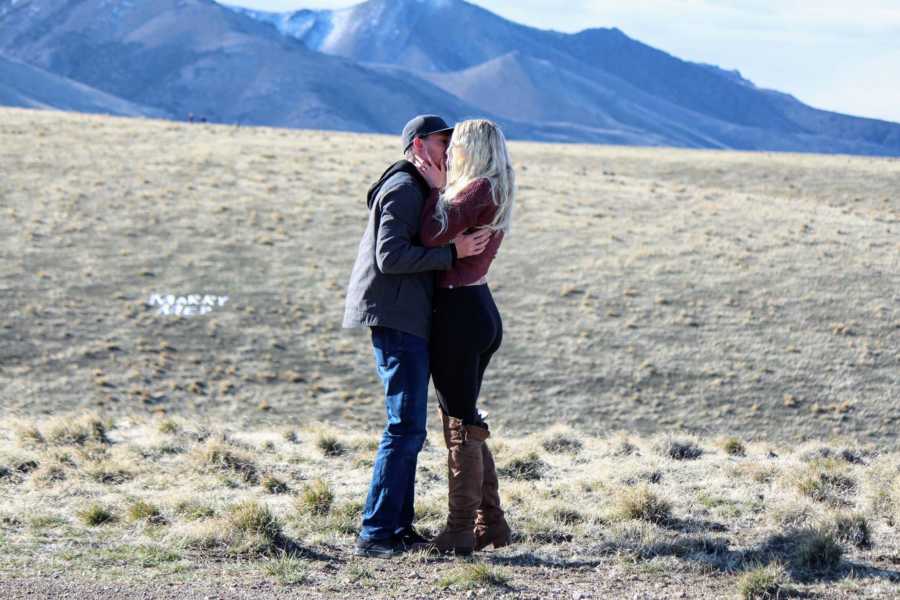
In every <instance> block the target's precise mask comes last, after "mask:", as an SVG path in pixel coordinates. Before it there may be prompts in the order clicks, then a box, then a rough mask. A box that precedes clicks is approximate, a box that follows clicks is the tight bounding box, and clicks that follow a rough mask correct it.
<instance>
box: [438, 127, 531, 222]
mask: <svg viewBox="0 0 900 600" xmlns="http://www.w3.org/2000/svg"><path fill="white" fill-rule="evenodd" d="M450 143H451V144H453V145H456V146H461V147H462V150H463V156H462V159H461V160H453V161H451V163H450V170H449V172H448V173H447V187H445V188H444V191H443V192H442V193H441V199H440V201H439V202H438V203H437V206H436V207H435V211H434V218H435V219H436V220H437V221H438V222H439V223H440V224H441V231H442V232H443V231H446V230H447V224H448V223H447V208H448V205H449V203H450V201H451V200H452V199H453V198H455V197H456V196H457V195H458V194H459V193H460V192H461V191H462V190H463V189H464V188H465V187H466V186H468V185H469V184H470V183H472V182H473V181H475V180H476V179H481V178H485V179H487V180H488V181H490V182H491V193H492V196H493V201H494V204H495V205H496V206H497V212H496V214H495V215H494V220H493V221H492V222H491V223H490V224H489V225H487V227H490V228H491V229H493V230H495V231H502V232H504V234H508V233H509V230H510V225H511V223H512V208H513V201H514V199H515V187H516V177H515V173H514V172H513V168H512V165H511V164H510V161H509V153H508V152H507V150H506V138H505V137H504V135H503V132H502V131H500V128H499V127H497V125H496V124H495V123H493V122H492V121H488V120H485V119H474V120H470V121H463V122H462V123H457V124H456V127H455V128H454V130H453V137H452V138H451V141H450Z"/></svg>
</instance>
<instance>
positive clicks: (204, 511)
mask: <svg viewBox="0 0 900 600" xmlns="http://www.w3.org/2000/svg"><path fill="white" fill-rule="evenodd" d="M174 509H175V514H177V515H178V516H180V517H183V518H185V519H187V520H189V521H199V520H201V519H208V518H210V517H214V516H216V511H215V509H214V508H213V507H211V506H209V505H207V504H203V503H202V502H199V501H197V500H180V501H178V502H176V503H175V507H174Z"/></svg>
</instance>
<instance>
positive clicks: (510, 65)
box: [0, 0, 900, 155]
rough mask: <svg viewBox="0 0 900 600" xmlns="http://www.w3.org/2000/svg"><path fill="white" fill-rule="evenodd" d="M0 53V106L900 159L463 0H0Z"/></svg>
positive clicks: (728, 87)
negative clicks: (286, 7) (289, 5)
mask: <svg viewBox="0 0 900 600" xmlns="http://www.w3.org/2000/svg"><path fill="white" fill-rule="evenodd" d="M0 55H2V56H4V57H5V61H6V62H4V63H2V65H0V74H2V75H4V77H3V79H2V80H0V81H2V82H3V83H2V84H0V90H2V91H0V103H6V104H15V105H22V104H26V103H27V104H28V105H31V106H46V107H56V108H63V109H66V110H84V111H99V112H110V113H114V114H136V115H148V114H153V115H156V116H169V117H170V118H174V119H184V118H186V117H187V116H188V115H190V114H193V115H195V116H196V117H200V118H205V119H207V120H209V121H213V122H220V123H243V124H253V125H271V126H283V127H302V128H315V129H339V130H348V131H360V132H379V133H396V132H397V131H398V130H399V129H400V128H401V127H402V126H403V124H404V123H405V122H406V121H407V120H408V119H409V117H410V116H411V115H414V114H417V113H424V112H436V113H440V114H442V115H443V116H444V117H445V118H447V119H448V120H451V121H458V120H461V119H463V118H469V117H472V116H484V117H487V118H492V119H495V120H497V121H498V122H500V124H501V125H502V126H503V127H504V129H505V131H506V133H507V135H508V136H509V137H511V138H518V139H533V140H550V141H564V142H605V143H618V144H636V145H671V146H681V147H694V148H734V149H750V150H790V151H811V152H844V153H854V154H876V155H877V154H881V155H900V125H898V124H895V123H888V122H885V121H878V120H873V119H861V118H856V117H850V116H847V115H840V114H836V113H830V112H826V111H820V110H816V109H814V108H811V107H809V106H806V105H804V104H803V103H801V102H799V101H798V100H796V99H795V98H793V97H791V96H789V95H786V94H782V93H779V92H776V91H772V90H765V89H760V88H758V87H757V86H755V85H754V84H753V83H752V82H750V81H748V80H746V79H744V78H743V77H741V75H740V73H737V72H735V71H726V70H723V69H720V68H718V67H715V66H713V65H707V64H697V63H691V62H687V61H683V60H680V59H678V58H676V57H674V56H671V55H669V54H667V53H665V52H662V51H660V50H657V49H655V48H652V47H650V46H647V45H646V44H642V43H641V42H639V41H637V40H633V39H631V38H630V37H628V36H627V35H625V34H624V33H623V32H621V31H620V30H618V29H589V30H585V31H582V32H580V33H577V34H565V33H559V32H555V31H545V30H541V29H536V28H533V27H526V26H524V25H519V24H517V23H513V22H510V21H508V20H505V19H503V18H501V17H499V16H497V15H495V14H493V13H491V12H489V11H487V10H484V9H482V8H480V7H478V6H475V5H474V4H470V3H468V2H465V1H464V0H369V1H368V2H364V3H362V4H358V5H356V6H353V7H350V8H346V9H342V10H335V11H314V10H301V11H296V12H290V13H271V12H261V11H250V10H246V9H240V8H235V7H227V6H224V5H222V4H218V3H216V2H214V1H213V0H152V1H149V0H146V1H145V0H0ZM28 69H33V70H32V71H29V70H28Z"/></svg>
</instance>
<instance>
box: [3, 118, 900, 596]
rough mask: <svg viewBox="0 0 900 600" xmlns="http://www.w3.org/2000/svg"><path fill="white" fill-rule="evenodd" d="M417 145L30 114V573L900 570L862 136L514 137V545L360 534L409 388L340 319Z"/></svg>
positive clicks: (861, 585) (884, 247)
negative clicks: (379, 188) (351, 281)
mask: <svg viewBox="0 0 900 600" xmlns="http://www.w3.org/2000/svg"><path fill="white" fill-rule="evenodd" d="M396 145H397V142H396V140H395V139H393V138H390V137H381V136H359V135H350V134H337V133H325V132H305V131H289V130H276V129H264V128H234V127H226V126H211V125H205V124H204V125H201V124H195V125H189V124H182V123H171V122H163V121H149V120H126V119H114V118H108V117H88V116H81V115H73V114H54V113H49V112H39V111H26V110H12V109H3V110H0V165H2V168H3V173H4V175H3V177H2V178H0V253H2V258H3V260H0V311H2V312H0V314H2V315H3V317H2V318H0V406H2V407H3V421H2V423H0V596H2V597H13V598H14V597H35V596H36V597H44V596H47V595H52V594H64V593H69V594H70V595H74V596H75V597H98V598H99V597H110V596H113V597H115V596H120V597H133V596H139V595H150V596H152V597H172V598H183V597H185V596H187V595H191V594H193V595H201V594H202V595H216V596H218V597H229V598H230V597H234V598H245V597H250V596H253V597H258V596H259V594H260V592H262V593H263V595H268V596H274V597H295V596H297V595H301V594H302V595H303V596H305V597H310V598H316V597H334V596H336V595H340V596H342V597H354V598H356V597H358V598H378V597H384V598H388V597H395V596H396V595H397V594H398V593H400V594H403V595H405V596H407V597H458V596H466V595H469V596H471V597H493V596H511V597H521V598H535V597H541V598H544V597H556V596H554V594H556V595H557V596H559V597H565V598H569V597H575V598H605V597H611V596H623V595H624V597H641V598H672V597H676V598H677V597H685V598H695V597H702V598H722V597H728V596H733V595H736V594H740V595H743V597H747V598H749V597H766V596H765V594H756V592H761V591H762V592H765V591H769V592H772V593H773V594H774V593H776V592H778V593H782V596H783V595H784V593H797V594H800V595H801V596H802V595H806V596H807V597H810V596H815V597H825V598H851V597H852V598H884V597H891V595H897V594H898V593H900V587H898V585H900V568H898V565H900V546H898V542H897V540H898V539H900V535H898V532H897V524H898V522H900V512H898V511H900V487H898V486H900V456H898V454H897V451H898V437H897V429H898V423H900V406H898V404H897V398H898V397H900V378H898V376H897V373H898V372H900V350H898V348H900V343H898V342H900V304H898V299H900V298H898V296H897V283H898V273H900V260H898V257H900V253H898V250H900V243H898V239H900V237H898V233H900V196H898V192H897V190H900V161H896V160H889V159H880V160H879V159H874V160H873V159H860V158H849V157H843V156H830V157H823V156H810V155H807V156H801V155H790V154H739V153H715V152H686V151H680V150H679V151H676V150H665V149H657V150H649V149H632V148H628V149H626V148H618V147H602V146H596V147H590V146H555V145H541V144H513V145H512V147H511V150H512V154H513V157H514V162H515V165H516V167H517V173H518V177H519V183H520V194H519V196H518V199H517V206H516V216H515V221H514V225H513V231H512V235H511V236H509V237H508V238H507V240H506V241H504V244H503V246H502V247H501V249H500V253H499V255H498V259H497V261H496V263H495V266H494V268H493V270H492V272H491V275H490V280H491V287H492V289H493V290H494V293H495V297H496V299H497V303H498V306H499V309H500V312H501V314H502V316H503V319H504V328H505V335H504V344H503V347H502V348H501V350H500V352H499V353H498V355H497V356H496V358H495V359H494V362H493V363H492V365H491V368H490V369H489V371H488V377H487V379H486V381H485V384H484V390H483V394H484V397H483V404H484V407H485V408H486V409H487V410H488V411H489V413H490V414H489V416H488V421H489V422H490V423H491V428H492V431H494V435H493V438H492V440H491V442H492V443H493V448H494V449H495V452H496V455H497V460H498V464H499V465H500V467H501V468H502V469H503V478H502V481H501V490H502V494H503V500H504V502H505V504H506V506H507V507H508V508H509V516H510V519H511V521H512V523H513V527H514V529H515V531H516V544H514V545H513V546H511V547H510V548H506V549H503V550H499V551H494V552H488V553H484V554H480V555H478V556H476V557H475V558H474V559H473V560H471V561H454V560H451V559H447V558H441V557H435V556H428V555H427V554H422V553H417V554H412V555H407V556H404V557H403V558H402V559H399V560H396V561H393V562H390V563H384V562H379V561H360V560H356V559H354V558H353V557H352V556H351V555H350V548H351V544H352V540H353V538H354V535H355V528H356V527H357V526H358V512H359V509H360V503H361V502H362V501H363V499H364V495H365V491H366V484H367V480H368V477H369V472H370V468H371V461H372V458H373V456H374V447H375V444H376V441H377V437H378V434H379V432H380V429H381V427H382V426H383V414H382V412H383V403H382V399H381V395H380V394H381V391H380V386H379V384H378V382H377V379H376V376H375V373H374V368H373V359H372V354H371V349H370V346H369V342H368V339H367V332H365V331H363V330H356V331H346V330H342V329H341V328H340V321H341V315H342V311H343V297H344V289H345V286H346V283H347V278H348V277H349V272H350V267H351V265H352V261H353V258H354V256H355V251H356V246H357V244H358V240H359V236H360V234H361V233H362V229H363V227H364V223H365V218H366V213H365V203H364V197H365V195H364V192H365V189H366V188H367V186H368V184H369V183H370V182H371V181H372V180H373V178H375V177H377V176H378V175H379V174H380V173H381V171H382V169H383V168H384V167H385V165H387V164H388V163H390V162H391V161H392V160H393V159H394V158H395V156H396V154H397V153H396ZM154 294H158V295H161V296H165V295H167V294H173V295H175V296H186V295H188V294H197V295H199V297H200V298H202V297H203V295H209V296H210V300H211V301H212V302H213V306H211V312H209V313H208V314H202V315H200V314H197V315H193V316H185V317H177V316H173V315H164V314H159V307H158V306H151V305H149V304H148V302H149V301H150V299H151V297H152V296H153V295H154ZM433 424H434V419H432V425H433ZM439 440H440V435H436V434H435V432H432V433H431V434H430V435H429V441H430V444H429V445H428V447H427V448H426V450H425V452H424V454H423V455H422V462H421V467H420V470H419V475H418V481H419V502H418V507H417V511H418V513H419V519H420V520H419V523H420V525H421V526H422V527H423V528H424V529H425V530H426V531H429V530H430V531H432V532H433V531H434V530H436V529H437V528H438V527H439V525H440V522H441V519H442V517H443V515H444V503H445V498H446V479H445V468H446V466H445V465H446V463H445V460H446V455H445V451H444V449H443V448H442V447H441V446H439V445H438V441H439ZM779 590H780V592H779ZM754 594H756V595H754ZM772 597H774V596H772Z"/></svg>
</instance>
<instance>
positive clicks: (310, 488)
mask: <svg viewBox="0 0 900 600" xmlns="http://www.w3.org/2000/svg"><path fill="white" fill-rule="evenodd" d="M333 503H334V492H332V491H331V486H329V485H328V483H327V482H326V481H324V480H322V479H317V480H315V481H313V482H312V483H310V484H307V485H306V486H304V488H303V490H302V491H301V492H300V495H299V496H298V497H297V500H296V503H295V504H296V507H297V509H298V510H299V511H300V512H302V513H306V514H312V515H327V514H328V513H329V512H330V511H331V505H332V504H333Z"/></svg>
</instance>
